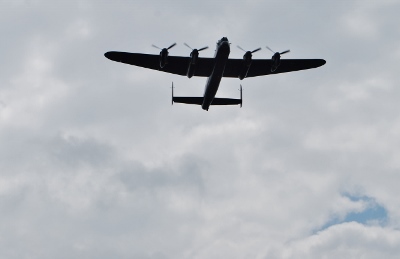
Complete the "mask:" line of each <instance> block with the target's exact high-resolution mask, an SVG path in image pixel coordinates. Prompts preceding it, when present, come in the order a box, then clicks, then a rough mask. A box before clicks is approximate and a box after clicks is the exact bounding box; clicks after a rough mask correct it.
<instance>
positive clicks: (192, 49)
mask: <svg viewBox="0 0 400 259" xmlns="http://www.w3.org/2000/svg"><path fill="white" fill-rule="evenodd" d="M183 44H184V45H185V46H186V47H188V48H189V49H191V50H195V49H193V48H192V47H190V46H189V45H188V44H186V43H183ZM205 49H208V46H206V47H203V48H201V49H198V50H197V51H202V50H205Z"/></svg>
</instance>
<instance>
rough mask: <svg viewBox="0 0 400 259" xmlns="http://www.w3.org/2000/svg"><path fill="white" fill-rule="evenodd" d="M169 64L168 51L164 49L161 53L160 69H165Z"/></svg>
mask: <svg viewBox="0 0 400 259" xmlns="http://www.w3.org/2000/svg"><path fill="white" fill-rule="evenodd" d="M166 64H168V49H166V48H164V49H162V50H161V52H160V68H164V67H165V65H166Z"/></svg>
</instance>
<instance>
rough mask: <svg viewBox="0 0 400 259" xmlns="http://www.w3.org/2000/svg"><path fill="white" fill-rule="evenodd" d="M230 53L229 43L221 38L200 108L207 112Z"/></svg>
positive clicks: (224, 38)
mask: <svg viewBox="0 0 400 259" xmlns="http://www.w3.org/2000/svg"><path fill="white" fill-rule="evenodd" d="M230 52H231V50H230V46H229V41H228V39H227V38H226V37H223V38H222V39H221V40H219V41H218V42H217V49H216V50H215V56H214V69H213V71H212V73H211V75H210V77H209V78H208V80H207V83H206V86H205V90H204V96H203V104H202V105H201V108H203V110H207V111H208V108H209V107H210V105H211V103H212V101H213V100H214V97H215V95H216V94H217V91H218V87H219V83H220V82H221V79H222V76H223V75H224V71H225V65H226V62H227V61H228V58H229V53H230Z"/></svg>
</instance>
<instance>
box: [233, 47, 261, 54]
mask: <svg viewBox="0 0 400 259" xmlns="http://www.w3.org/2000/svg"><path fill="white" fill-rule="evenodd" d="M237 47H238V48H239V49H240V50H243V51H244V52H247V50H244V49H243V48H242V47H240V46H237ZM260 50H261V48H258V49H255V50H253V51H249V52H250V53H255V52H257V51H260Z"/></svg>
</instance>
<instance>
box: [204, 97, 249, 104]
mask: <svg viewBox="0 0 400 259" xmlns="http://www.w3.org/2000/svg"><path fill="white" fill-rule="evenodd" d="M241 103H242V100H240V99H232V98H214V100H213V101H212V103H211V105H236V104H241Z"/></svg>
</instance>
